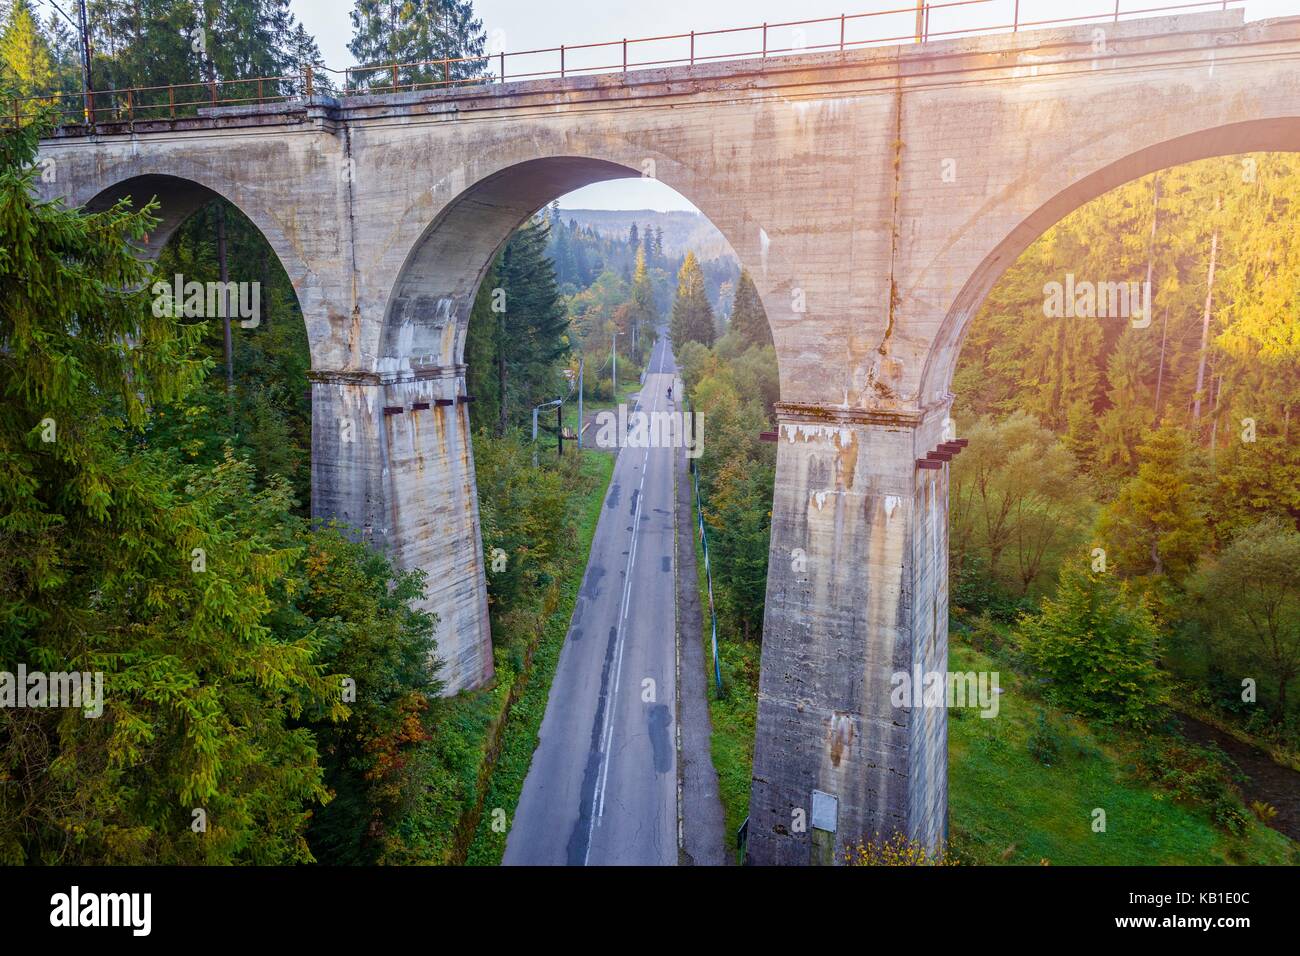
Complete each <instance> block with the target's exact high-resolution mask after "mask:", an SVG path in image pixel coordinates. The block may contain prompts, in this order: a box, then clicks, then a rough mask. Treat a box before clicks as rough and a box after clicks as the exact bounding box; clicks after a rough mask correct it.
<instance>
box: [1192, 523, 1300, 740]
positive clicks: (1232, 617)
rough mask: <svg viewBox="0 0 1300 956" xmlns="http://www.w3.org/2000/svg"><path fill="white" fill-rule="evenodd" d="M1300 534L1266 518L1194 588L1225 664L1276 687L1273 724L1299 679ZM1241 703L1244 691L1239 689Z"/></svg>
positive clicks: (1208, 564)
mask: <svg viewBox="0 0 1300 956" xmlns="http://www.w3.org/2000/svg"><path fill="white" fill-rule="evenodd" d="M1297 569H1300V531H1296V529H1295V527H1294V526H1291V525H1289V524H1284V523H1283V522H1282V521H1280V520H1278V519H1277V518H1265V519H1262V520H1260V521H1258V522H1256V523H1255V524H1253V525H1249V526H1247V527H1245V528H1243V529H1242V530H1241V531H1239V532H1238V533H1237V534H1236V535H1235V536H1234V537H1233V538H1232V540H1231V542H1230V543H1229V545H1228V547H1227V548H1225V549H1224V550H1223V551H1222V552H1221V553H1220V554H1219V555H1218V556H1217V557H1215V558H1213V559H1211V560H1210V561H1207V562H1206V563H1205V566H1204V567H1203V569H1202V570H1201V572H1200V573H1199V574H1198V575H1197V578H1196V579H1195V580H1194V581H1193V582H1192V583H1191V586H1190V588H1189V590H1190V591H1191V593H1192V595H1193V597H1194V599H1195V601H1196V610H1197V614H1198V616H1199V617H1200V619H1201V620H1202V621H1203V622H1204V625H1205V626H1206V627H1207V628H1208V629H1209V630H1210V631H1211V632H1212V633H1214V634H1215V635H1216V636H1217V637H1218V639H1219V641H1218V644H1217V647H1216V651H1217V653H1218V654H1219V656H1220V657H1222V658H1224V659H1227V660H1230V661H1234V662H1240V664H1242V665H1244V669H1246V670H1248V671H1249V672H1250V673H1254V674H1263V675H1267V676H1268V677H1269V678H1271V680H1272V682H1273V683H1274V684H1275V686H1276V687H1277V698H1276V701H1275V704H1274V708H1273V711H1274V719H1275V720H1278V721H1281V720H1283V719H1284V718H1285V716H1286V713H1287V689H1288V687H1289V686H1290V684H1291V683H1292V682H1293V681H1294V680H1295V678H1296V675H1297V673H1298V672H1300V571H1298V570H1297ZM1235 690H1236V694H1235V695H1234V696H1235V697H1237V698H1239V696H1240V686H1237V687H1236V688H1235Z"/></svg>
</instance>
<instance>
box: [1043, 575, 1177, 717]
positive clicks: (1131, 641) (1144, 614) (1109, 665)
mask: <svg viewBox="0 0 1300 956" xmlns="http://www.w3.org/2000/svg"><path fill="white" fill-rule="evenodd" d="M1019 637H1020V641H1021V644H1022V645H1023V648H1024V653H1025V657H1026V659H1027V660H1028V661H1029V662H1030V664H1031V665H1032V666H1033V667H1034V669H1035V670H1036V672H1037V673H1039V674H1041V675H1043V676H1044V677H1046V678H1047V679H1048V681H1049V686H1048V690H1047V697H1048V699H1049V700H1051V701H1053V702H1054V703H1057V704H1059V705H1060V706H1062V707H1066V708H1069V709H1070V710H1073V711H1076V712H1077V713H1080V714H1085V715H1087V716H1089V717H1092V718H1094V719H1097V720H1100V721H1103V722H1111V721H1114V722H1118V723H1123V724H1129V725H1132V726H1139V727H1140V726H1144V725H1146V724H1148V723H1150V721H1151V720H1152V719H1153V716H1154V714H1155V712H1156V710H1157V708H1158V706H1159V704H1160V703H1161V691H1160V672H1159V669H1158V668H1157V667H1156V663H1155V660H1156V655H1157V649H1158V644H1159V633H1158V631H1157V629H1156V624H1155V619H1154V618H1153V617H1152V614H1151V611H1150V610H1149V609H1148V607H1147V606H1146V603H1145V602H1144V601H1143V600H1142V599H1141V598H1140V597H1135V596H1134V595H1133V594H1132V593H1131V592H1130V590H1129V588H1128V585H1127V584H1124V583H1120V582H1117V581H1116V580H1115V579H1114V577H1113V576H1107V575H1104V574H1093V573H1091V572H1089V571H1087V570H1084V569H1083V568H1082V567H1080V566H1078V565H1076V564H1073V563H1066V564H1064V565H1063V566H1062V568H1061V574H1060V579H1059V582H1058V584H1057V591H1056V596H1055V597H1054V598H1044V599H1043V602H1042V613H1041V614H1039V615H1038V616H1028V615H1027V616H1025V617H1024V618H1022V619H1021V622H1020V628H1019Z"/></svg>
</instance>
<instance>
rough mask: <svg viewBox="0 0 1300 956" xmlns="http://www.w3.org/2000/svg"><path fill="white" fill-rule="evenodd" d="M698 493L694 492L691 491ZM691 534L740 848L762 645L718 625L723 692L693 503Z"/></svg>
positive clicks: (715, 746)
mask: <svg viewBox="0 0 1300 956" xmlns="http://www.w3.org/2000/svg"><path fill="white" fill-rule="evenodd" d="M692 497H693V495H692ZM691 515H692V519H691V520H692V524H691V529H692V531H691V537H692V539H693V540H694V542H695V572H696V577H697V578H698V584H699V590H700V622H701V628H700V639H701V640H702V641H703V643H704V669H705V671H706V675H705V678H706V680H707V681H708V687H709V690H708V702H709V722H710V724H711V725H712V729H713V733H712V736H711V739H710V741H709V749H710V751H711V753H712V756H713V768H714V770H716V771H717V773H718V795H719V797H720V798H721V800H722V812H723V814H724V816H725V817H726V826H727V841H728V842H727V847H726V851H727V852H728V853H735V842H734V841H735V836H736V831H737V830H739V829H740V825H741V824H742V823H744V821H745V817H746V816H748V815H749V789H750V783H751V777H752V775H753V768H754V733H755V721H756V719H757V717H758V665H759V652H760V646H759V645H758V644H757V643H755V642H753V641H743V640H737V639H733V638H732V637H731V636H730V635H728V634H727V633H726V632H725V631H724V630H723V629H722V628H721V627H719V630H718V662H719V665H720V668H721V671H722V692H721V693H720V694H719V692H718V688H717V682H716V681H715V679H714V672H713V644H712V641H711V630H710V626H709V587H708V581H707V579H706V578H705V575H704V549H703V548H702V547H700V533H699V512H698V511H697V510H696V509H695V507H694V505H692V507H691Z"/></svg>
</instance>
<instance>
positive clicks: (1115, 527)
mask: <svg viewBox="0 0 1300 956" xmlns="http://www.w3.org/2000/svg"><path fill="white" fill-rule="evenodd" d="M1138 455H1139V459H1140V461H1141V464H1140V465H1139V466H1138V471H1137V474H1136V475H1135V476H1134V477H1133V478H1131V479H1130V480H1129V481H1127V482H1126V483H1125V484H1124V485H1123V487H1122V488H1121V489H1120V492H1119V495H1118V497H1117V498H1116V499H1115V501H1114V502H1112V503H1111V505H1110V506H1109V507H1107V508H1106V510H1105V511H1104V512H1103V513H1102V517H1101V523H1100V530H1101V535H1102V538H1103V540H1104V541H1105V543H1106V550H1107V553H1108V555H1109V558H1108V560H1109V561H1110V562H1112V563H1114V564H1115V565H1116V566H1117V567H1118V570H1119V573H1121V574H1124V575H1129V576H1138V575H1154V576H1166V577H1168V578H1169V579H1170V580H1172V581H1173V582H1174V583H1178V582H1180V581H1181V580H1182V579H1183V578H1184V577H1185V576H1186V575H1187V574H1188V573H1189V572H1190V571H1191V570H1192V569H1193V568H1194V567H1195V565H1196V561H1197V559H1198V558H1199V557H1200V555H1201V552H1202V551H1203V550H1204V549H1205V547H1206V545H1207V544H1208V533H1207V529H1206V525H1205V515H1204V504H1203V500H1204V499H1203V495H1202V493H1201V490H1200V483H1199V482H1198V481H1197V479H1196V476H1195V475H1194V474H1193V472H1192V466H1191V444H1190V442H1189V441H1188V437H1187V434H1186V433H1185V432H1184V431H1183V430H1182V429H1180V428H1178V427H1176V426H1174V425H1165V426H1163V427H1162V428H1160V429H1158V430H1157V431H1155V432H1153V433H1151V435H1150V436H1149V437H1148V438H1147V440H1146V442H1145V443H1143V444H1142V445H1140V446H1139V447H1138Z"/></svg>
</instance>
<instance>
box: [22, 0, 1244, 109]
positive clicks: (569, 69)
mask: <svg viewBox="0 0 1300 956" xmlns="http://www.w3.org/2000/svg"><path fill="white" fill-rule="evenodd" d="M899 2H904V3H905V2H906V0H899ZM1029 2H1030V0H943V2H938V3H931V2H922V0H917V2H915V3H912V4H909V5H906V6H898V7H895V8H893V9H890V10H878V11H874V12H871V13H854V14H840V15H839V16H838V17H820V18H815V19H808V20H789V21H785V22H781V23H761V24H755V25H752V26H746V27H730V28H727V29H721V30H699V31H696V30H692V31H690V32H688V33H673V34H666V35H663V36H654V37H636V38H623V39H620V40H609V41H606V42H602V43H580V44H574V45H561V46H558V47H547V48H543V49H536V50H519V51H515V52H511V53H507V52H505V51H499V52H495V53H486V54H483V55H481V56H472V57H449V58H445V59H437V60H422V61H417V62H412V63H390V64H385V65H382V66H353V67H348V68H347V69H344V70H331V69H329V68H328V67H313V66H312V65H310V64H308V65H306V66H304V67H303V69H302V70H301V71H300V72H299V73H297V74H295V75H292V76H278V77H253V78H249V79H233V80H224V79H223V80H208V81H205V82H200V83H181V84H174V85H170V86H154V87H133V88H130V89H124V90H95V91H93V92H90V93H86V94H83V93H80V92H78V93H52V94H46V95H42V96H29V97H19V98H15V99H14V100H13V103H12V112H11V114H10V117H9V120H10V121H12V122H14V123H21V122H22V120H23V118H24V117H27V116H31V115H33V114H34V113H35V112H36V110H37V108H38V107H39V106H40V105H48V106H51V107H53V109H54V110H55V113H56V114H57V116H58V117H59V119H60V120H61V121H62V122H64V123H66V124H68V125H77V124H94V123H104V122H113V123H122V122H126V123H134V122H135V121H137V120H156V119H177V118H180V117H185V116H194V115H197V113H198V111H199V110H200V109H204V108H212V107H218V106H249V105H254V104H257V105H265V104H274V103H285V102H292V101H298V100H302V99H303V98H306V97H311V96H313V95H314V94H315V93H317V92H321V91H322V90H327V91H328V92H329V93H330V95H335V96H358V95H370V94H384V93H394V92H408V91H418V90H433V89H446V88H455V87H464V86H474V85H482V84H488V83H505V82H510V81H516V82H517V81H523V80H538V79H546V78H557V79H565V78H568V77H573V76H586V75H595V74H617V73H627V72H630V71H633V70H642V69H652V68H662V67H668V66H694V65H697V64H704V63H712V62H717V61H722V60H741V59H767V58H769V57H778V56H789V55H793V54H800V53H817V52H829V51H846V50H853V49H859V48H862V47H867V46H876V45H885V44H895V43H906V42H919V43H923V42H926V41H929V40H936V39H943V38H951V37H958V36H973V35H980V34H989V33H1017V32H1019V31H1020V30H1024V29H1032V28H1036V27H1047V26H1058V25H1062V24H1080V23H1086V22H1119V19H1120V18H1121V17H1139V16H1151V15H1154V14H1162V13H1172V12H1176V11H1183V10H1204V9H1207V8H1215V9H1221V10H1227V9H1228V8H1229V7H1230V6H1236V5H1239V4H1241V3H1244V2H1245V0H1199V2H1184V3H1177V4H1166V5H1163V6H1146V5H1140V4H1141V0H1136V2H1137V4H1138V5H1139V8H1138V9H1126V8H1125V7H1126V3H1125V2H1124V0H1094V3H1095V5H1096V6H1097V7H1098V10H1097V12H1095V13H1085V14H1077V15H1074V16H1069V17H1054V18H1051V19H1037V20H1034V19H1022V10H1021V6H1022V3H1023V4H1025V5H1028V3H1029ZM989 4H999V5H1000V6H1001V8H1002V9H1003V10H1004V11H1005V10H1006V8H1008V7H1010V8H1011V9H1010V17H1009V18H1008V17H1006V16H1002V17H1000V18H995V19H996V20H997V22H993V23H981V24H976V25H969V24H965V25H954V26H950V27H949V28H948V29H936V28H935V26H934V18H935V15H936V14H939V15H942V14H944V13H947V12H949V11H952V10H955V9H956V8H967V7H984V8H987V7H988V5H989ZM909 15H912V16H914V20H908V29H907V32H905V33H895V34H892V35H890V34H889V31H887V30H886V31H882V32H883V33H884V34H885V35H879V36H876V35H868V36H860V35H857V34H858V33H859V32H860V30H859V29H857V28H859V27H860V26H861V25H862V24H864V23H865V24H867V25H868V26H870V25H874V24H877V23H879V22H880V21H879V18H881V17H891V16H892V17H901V18H904V19H905V20H907V18H908V16H909ZM809 29H813V30H820V31H821V33H822V34H823V36H824V37H825V39H823V40H821V41H820V42H816V43H810V42H806V40H805V36H806V33H807V31H808V30H809ZM784 30H789V31H791V37H792V39H791V40H790V42H788V43H785V44H781V45H774V44H773V42H772V33H773V32H774V31H784ZM745 35H749V36H753V37H754V41H753V42H754V44H755V45H754V46H752V47H744V46H742V47H741V48H740V49H732V50H726V51H723V52H707V50H704V49H701V47H702V46H707V45H708V44H710V43H713V42H715V41H716V40H717V39H718V38H721V37H729V38H736V37H741V36H745ZM656 44H657V45H659V47H658V48H659V49H660V50H661V51H662V48H663V45H665V44H668V45H672V47H673V48H672V49H670V50H668V51H666V53H665V52H660V53H658V54H656V53H654V52H649V51H650V50H651V49H653V47H651V46H650V45H656ZM597 51H599V52H600V55H601V56H604V51H612V52H611V53H610V54H609V56H608V57H605V58H604V59H598V60H597V61H596V62H586V63H578V64H575V63H574V61H573V57H574V56H575V54H576V55H579V56H586V57H588V58H590V56H591V55H592V54H593V52H597ZM647 56H648V57H649V58H645V57H647ZM538 58H547V59H549V60H550V66H551V68H550V69H532V68H530V67H529V66H527V65H521V64H524V63H526V61H528V60H530V59H531V60H536V59H538ZM606 60H608V61H609V62H606ZM512 64H515V65H516V66H518V67H519V68H518V69H511V65H512ZM320 71H324V72H326V73H328V74H331V75H332V76H334V77H337V78H338V80H337V88H336V81H334V80H331V79H328V78H326V80H325V82H324V83H321V82H320V79H321V78H320V77H319V72H320Z"/></svg>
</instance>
